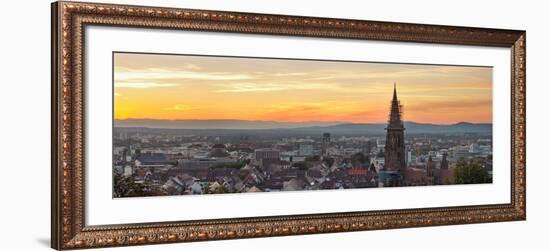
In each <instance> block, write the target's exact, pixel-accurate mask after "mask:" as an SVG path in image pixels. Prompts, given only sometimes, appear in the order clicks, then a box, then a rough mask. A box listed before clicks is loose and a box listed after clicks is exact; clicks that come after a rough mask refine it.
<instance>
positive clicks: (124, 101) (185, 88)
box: [114, 53, 492, 124]
mask: <svg viewBox="0 0 550 251" xmlns="http://www.w3.org/2000/svg"><path fill="white" fill-rule="evenodd" d="M394 82H397V95H398V98H399V99H400V101H401V104H402V105H403V110H404V120H405V121H414V122H418V123H433V124H453V123H458V122H471V123H492V68H490V67H472V66H446V65H418V64H395V63H367V62H336V61H312V60H288V59H258V58H234V57H208V56H183V55H182V56H180V55H158V54H128V53H115V55H114V102H115V104H114V117H115V119H163V120H213V119H223V120H228V119H235V120H259V121H279V122H307V121H320V122H349V123H385V122H386V121H387V117H388V114H389V108H390V101H391V97H392V94H393V83H394Z"/></svg>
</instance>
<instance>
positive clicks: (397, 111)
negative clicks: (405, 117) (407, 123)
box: [388, 82, 403, 128]
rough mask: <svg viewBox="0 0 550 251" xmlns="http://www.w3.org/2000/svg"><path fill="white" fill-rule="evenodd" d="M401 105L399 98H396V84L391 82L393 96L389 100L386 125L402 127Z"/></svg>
mask: <svg viewBox="0 0 550 251" xmlns="http://www.w3.org/2000/svg"><path fill="white" fill-rule="evenodd" d="M401 112H402V111H401V105H400V104H399V99H397V84H396V83H395V82H394V83H393V98H392V101H391V108H390V117H389V121H388V127H391V128H401V127H403V121H401Z"/></svg>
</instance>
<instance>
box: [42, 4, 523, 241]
mask: <svg viewBox="0 0 550 251" xmlns="http://www.w3.org/2000/svg"><path fill="white" fill-rule="evenodd" d="M51 14H52V16H51V18H52V20H51V21H52V23H51V25H52V26H51V27H52V33H51V35H52V37H51V39H52V40H51V42H52V47H51V53H52V58H51V62H52V69H51V71H52V76H51V78H52V79H51V80H52V90H51V95H52V106H51V107H52V108H51V110H52V115H51V119H52V121H51V126H52V128H51V131H52V146H51V149H52V151H51V153H52V157H51V163H52V172H51V175H52V181H51V188H52V211H51V212H52V225H51V231H52V241H51V247H52V248H54V249H58V250H61V249H80V248H96V247H110V246H131V245H143V244H160V243H171V242H190V241H204V240H222V239H232V238H253V237H274V236H284V235H295V234H314V233H330V232H341V231H364V230H375V229H393V228H407V227H423V226H438V225H456V224H471V223H483V222H501V221H514V220H525V218H526V209H525V202H526V196H525V178H526V177H525V150H526V149H525V147H526V146H525V144H524V143H525V137H524V136H525V134H524V133H525V130H526V128H525V94H524V93H525V53H526V51H525V31H512V30H494V29H492V30H491V29H489V30H488V29H482V28H479V29H478V28H471V27H451V26H449V27H445V26H437V25H429V24H425V25H423V24H405V23H403V24H402V23H388V22H373V21H358V20H338V19H327V18H316V17H293V16H279V15H277V16H275V15H267V14H258V13H233V12H216V11H206V10H187V9H175V8H160V7H149V6H126V5H116V4H99V3H79V2H72V1H71V2H64V1H60V2H54V3H52V9H51ZM108 18H111V19H110V21H109V20H108ZM103 19H105V20H103ZM240 19H242V20H240ZM279 19H281V20H282V21H281V20H279ZM287 19H291V20H290V21H289V20H287ZM184 20H187V21H189V22H186V25H181V24H182V23H181V22H182V21H184ZM161 21H162V23H161ZM125 22H126V23H125ZM90 23H91V24H100V25H116V24H119V25H120V24H123V23H125V24H126V25H129V26H132V27H133V26H136V27H142V28H147V27H148V28H168V29H191V30H205V31H216V32H238V33H254V34H256V33H258V34H273V35H290V36H293V35H299V36H313V37H328V38H349V39H370V40H382V41H403V42H428V43H437V44H439V43H451V44H460V45H482V46H499V47H508V48H510V47H511V48H512V52H513V54H514V55H515V56H513V57H512V74H513V75H512V76H513V77H512V81H514V82H513V84H515V85H516V86H515V88H513V89H512V91H513V92H514V93H515V95H514V96H513V97H512V99H513V100H512V102H516V101H517V102H518V104H516V106H515V109H514V106H512V108H513V109H512V112H514V111H516V112H517V113H516V116H518V115H519V114H523V117H521V118H519V119H518V120H515V121H516V122H515V123H519V124H516V125H515V126H514V125H512V128H513V130H515V132H516V133H523V135H522V136H523V137H515V138H513V139H514V140H518V142H519V143H521V144H519V145H518V146H517V148H516V150H513V151H512V153H514V152H516V153H518V156H519V158H520V159H518V160H517V162H516V163H517V164H519V165H516V166H513V167H512V169H513V171H514V174H515V175H519V177H518V179H513V181H515V182H517V183H512V185H513V188H512V189H516V190H512V193H514V192H515V196H513V198H512V201H511V202H512V203H511V204H510V205H478V206H470V207H464V208H462V209H461V208H439V209H410V210H408V209H407V210H392V211H391V212H355V213H354V212H345V213H341V214H339V213H331V214H327V215H294V216H288V217H282V216H280V217H275V218H261V217H260V218H256V217H254V218H251V219H249V220H248V219H247V220H245V219H231V220H227V221H226V220H216V219H212V220H208V221H201V222H196V223H193V222H192V223H186V222H180V223H178V222H175V223H170V222H159V223H155V224H143V223H136V224H135V225H122V226H105V227H101V226H99V227H93V226H92V227H90V228H88V227H85V226H84V224H83V223H84V220H83V218H84V205H83V204H84V200H83V197H82V196H83V187H82V186H83V177H82V176H79V175H83V173H81V171H83V170H84V166H83V164H82V162H81V161H82V157H83V156H80V155H79V154H80V153H82V150H83V146H82V145H80V144H81V143H82V140H83V135H81V134H80V133H81V132H82V133H83V131H82V130H83V128H81V127H79V126H82V124H80V123H81V122H82V120H84V119H85V118H84V117H82V115H81V114H80V115H79V113H78V111H79V109H81V110H82V109H83V106H84V104H83V102H82V101H83V100H82V99H80V98H82V97H81V96H79V95H81V94H82V92H83V90H82V89H81V88H82V85H81V84H82V79H81V77H82V76H83V74H84V72H83V71H82V64H83V62H82V60H83V57H84V55H82V54H80V53H82V51H81V50H82V48H81V46H82V45H83V44H82V43H83V41H81V38H82V37H81V36H83V34H81V32H82V29H80V28H82V27H81V26H82V25H83V24H90ZM242 24H249V25H250V27H244V28H242V27H240V25H242ZM278 25H282V26H283V28H284V29H281V28H277V26H278ZM341 25H351V26H354V27H355V25H358V26H362V28H346V27H340V28H337V27H336V26H341ZM285 27H286V28H285ZM391 29H396V30H393V31H391V32H390V31H389V30H391ZM349 30H351V32H349ZM354 31H357V32H354ZM369 31H372V32H373V34H371V35H368V34H367V35H365V32H367V33H368V32H369ZM388 33H389V34H388ZM361 34H363V35H361ZM426 34H427V35H430V34H434V35H435V37H434V38H433V39H426V38H424V36H425V35H426ZM446 36H451V37H452V39H448V38H446ZM520 62H522V63H523V64H520ZM75 74H76V77H75ZM514 90H518V91H517V92H515V91H514ZM75 102H76V103H75ZM518 106H519V107H518ZM519 116H521V115H519ZM516 157H517V156H516ZM79 163H80V164H82V165H80V166H79ZM513 163H514V161H513ZM518 168H519V169H518ZM514 184H515V185H514ZM278 229H279V231H278ZM218 231H219V232H218Z"/></svg>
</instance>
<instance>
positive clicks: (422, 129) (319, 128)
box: [115, 119, 493, 136]
mask: <svg viewBox="0 0 550 251" xmlns="http://www.w3.org/2000/svg"><path fill="white" fill-rule="evenodd" d="M404 125H405V128H406V131H405V132H406V133H413V134H415V133H447V134H456V133H481V134H491V133H492V127H493V126H492V124H490V123H468V122H460V123H456V124H451V125H439V124H428V123H416V122H405V124H404ZM115 127H116V129H117V130H123V131H128V132H130V131H141V130H147V131H163V132H168V133H176V132H177V133H184V134H201V135H202V134H211V133H214V132H215V133H216V134H220V135H229V134H236V133H237V134H250V133H252V134H255V133H262V134H264V133H265V134H289V136H290V135H297V134H306V135H316V134H321V133H324V132H329V133H333V134H338V135H363V134H383V133H385V130H384V129H385V127H386V124H383V123H357V124H353V123H342V122H318V121H308V122H275V121H247V120H150V119H146V120H141V119H140V120H137V119H132V120H115Z"/></svg>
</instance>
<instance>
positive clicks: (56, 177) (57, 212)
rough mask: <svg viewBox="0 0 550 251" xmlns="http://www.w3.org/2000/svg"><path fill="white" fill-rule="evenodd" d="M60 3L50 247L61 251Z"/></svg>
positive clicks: (54, 40) (54, 52)
mask: <svg viewBox="0 0 550 251" xmlns="http://www.w3.org/2000/svg"><path fill="white" fill-rule="evenodd" d="M60 6H61V5H60V3H59V2H53V3H51V117H50V119H51V121H50V126H51V128H50V130H51V145H50V146H51V181H50V182H51V191H52V195H51V225H50V231H51V237H50V247H51V248H53V249H57V250H60V249H61V248H62V241H61V240H60V238H61V236H62V227H63V226H62V222H61V213H62V212H61V211H62V205H61V198H60V196H61V187H60V177H61V173H60V172H61V171H62V170H61V169H62V167H61V165H60V162H59V161H60V158H59V154H60V148H59V147H60V140H59V137H60V136H61V135H60V132H59V128H60V123H59V118H60V117H59V114H60V111H59V109H60V102H59V97H60V95H59V86H60V83H59V81H60V79H59V71H60V70H61V68H60V65H59V58H60V55H59V52H60V48H59V46H60V44H61V43H60V39H59V30H60V28H59V25H60V21H59V17H60V16H61V15H60V13H59V12H60V11H61V8H60Z"/></svg>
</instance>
